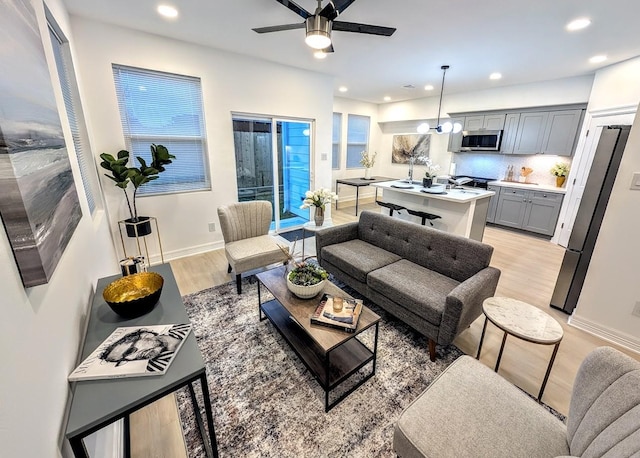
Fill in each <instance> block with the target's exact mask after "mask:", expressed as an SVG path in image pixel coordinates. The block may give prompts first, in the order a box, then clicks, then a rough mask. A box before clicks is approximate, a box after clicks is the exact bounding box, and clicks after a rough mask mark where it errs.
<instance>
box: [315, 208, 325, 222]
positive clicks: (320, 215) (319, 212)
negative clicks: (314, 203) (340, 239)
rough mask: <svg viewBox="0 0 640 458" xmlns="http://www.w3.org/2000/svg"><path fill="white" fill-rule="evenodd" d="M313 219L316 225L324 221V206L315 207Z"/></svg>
mask: <svg viewBox="0 0 640 458" xmlns="http://www.w3.org/2000/svg"><path fill="white" fill-rule="evenodd" d="M313 220H314V221H315V223H316V226H322V224H323V223H324V207H316V212H315V214H314V215H313Z"/></svg>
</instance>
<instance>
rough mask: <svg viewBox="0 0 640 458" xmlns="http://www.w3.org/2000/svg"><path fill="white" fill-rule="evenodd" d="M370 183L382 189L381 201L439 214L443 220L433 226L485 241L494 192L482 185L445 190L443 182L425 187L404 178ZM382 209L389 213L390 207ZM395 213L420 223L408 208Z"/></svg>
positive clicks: (436, 221)
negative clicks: (485, 229)
mask: <svg viewBox="0 0 640 458" xmlns="http://www.w3.org/2000/svg"><path fill="white" fill-rule="evenodd" d="M371 186H374V187H376V188H378V189H381V190H382V192H383V196H382V198H380V199H379V200H382V201H384V202H388V203H392V204H396V205H400V206H402V207H405V208H406V209H409V210H416V211H422V212H428V213H432V214H434V215H438V216H440V219H435V220H433V221H431V223H433V227H435V228H437V229H440V230H443V231H446V232H451V233H452V234H458V235H462V236H464V237H467V238H470V239H473V240H478V241H482V236H483V234H484V227H485V223H486V220H487V211H488V209H489V201H490V199H491V196H493V195H495V193H494V192H493V191H487V190H484V189H479V188H465V187H461V188H457V189H445V186H444V185H433V186H432V187H431V188H423V187H422V184H421V183H418V182H416V181H414V182H413V183H411V184H409V183H407V182H405V181H387V182H384V183H375V184H372V185H371ZM380 212H381V213H384V214H388V212H389V210H388V209H387V208H384V207H381V210H380ZM396 216H397V217H398V218H401V219H404V220H407V221H412V222H415V223H417V224H420V223H421V218H419V217H417V216H413V215H410V214H409V213H408V212H407V211H406V210H401V211H400V212H394V217H396Z"/></svg>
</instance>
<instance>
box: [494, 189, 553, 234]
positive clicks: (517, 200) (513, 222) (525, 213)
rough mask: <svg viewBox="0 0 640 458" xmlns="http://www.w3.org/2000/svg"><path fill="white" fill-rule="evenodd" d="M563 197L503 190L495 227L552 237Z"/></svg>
mask: <svg viewBox="0 0 640 458" xmlns="http://www.w3.org/2000/svg"><path fill="white" fill-rule="evenodd" d="M563 198H564V195H563V194H561V193H556V192H548V191H535V190H528V189H521V188H502V189H501V190H500V194H499V196H498V202H497V206H496V214H495V217H494V222H495V224H499V225H502V226H507V227H513V228H516V229H522V230H525V231H530V232H535V233H538V234H543V235H549V236H552V235H553V233H554V231H555V228H556V223H557V222H558V216H559V215H560V207H561V206H562V199H563Z"/></svg>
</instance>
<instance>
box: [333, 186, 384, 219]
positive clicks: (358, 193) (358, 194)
mask: <svg viewBox="0 0 640 458" xmlns="http://www.w3.org/2000/svg"><path fill="white" fill-rule="evenodd" d="M393 180H397V178H388V177H373V178H369V179H367V178H342V179H340V180H336V194H338V185H341V184H345V185H347V186H355V187H356V216H358V198H359V197H360V188H361V187H362V186H369V185H370V184H372V183H381V182H383V181H393ZM375 198H376V200H377V199H378V188H376V197H375ZM337 209H338V201H337V200H336V210H337Z"/></svg>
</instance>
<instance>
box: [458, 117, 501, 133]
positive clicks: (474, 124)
mask: <svg viewBox="0 0 640 458" xmlns="http://www.w3.org/2000/svg"><path fill="white" fill-rule="evenodd" d="M504 118H505V115H504V114H492V115H478V116H466V117H465V118H464V130H481V129H487V130H502V129H504Z"/></svg>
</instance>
